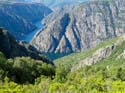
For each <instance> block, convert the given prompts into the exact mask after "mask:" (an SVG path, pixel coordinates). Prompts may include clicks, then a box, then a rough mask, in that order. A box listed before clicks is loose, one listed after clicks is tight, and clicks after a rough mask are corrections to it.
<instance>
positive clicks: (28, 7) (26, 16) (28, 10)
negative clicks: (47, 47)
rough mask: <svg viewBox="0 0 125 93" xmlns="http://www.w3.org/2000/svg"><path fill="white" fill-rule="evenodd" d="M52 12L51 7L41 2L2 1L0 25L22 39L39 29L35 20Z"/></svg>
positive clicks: (0, 5) (39, 19)
mask: <svg viewBox="0 0 125 93" xmlns="http://www.w3.org/2000/svg"><path fill="white" fill-rule="evenodd" d="M51 12H52V11H51V9H49V8H48V7H46V6H44V5H43V4H39V3H1V4H0V27H3V28H5V29H7V30H8V31H10V33H11V34H13V35H14V37H16V39H18V40H22V39H24V38H25V36H26V35H27V34H29V33H31V32H32V31H34V30H35V29H37V27H36V26H35V22H37V21H41V20H42V19H43V18H44V17H45V16H47V15H48V14H50V13H51Z"/></svg>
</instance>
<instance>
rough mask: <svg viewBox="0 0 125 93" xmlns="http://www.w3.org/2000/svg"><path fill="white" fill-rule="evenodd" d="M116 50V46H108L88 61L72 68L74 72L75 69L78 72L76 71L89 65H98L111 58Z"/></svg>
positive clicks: (85, 60) (83, 61) (87, 59)
mask: <svg viewBox="0 0 125 93" xmlns="http://www.w3.org/2000/svg"><path fill="white" fill-rule="evenodd" d="M114 48H115V46H114V45H111V46H106V47H104V48H100V49H99V50H97V51H96V52H95V53H94V54H93V55H92V56H90V57H87V58H86V59H84V60H82V61H81V62H79V63H78V64H77V65H75V66H74V67H73V68H72V70H74V69H75V70H76V69H79V68H81V67H84V66H87V65H93V64H96V63H97V62H99V61H101V60H103V59H105V58H107V57H109V56H110V55H111V53H112V51H113V49H114Z"/></svg>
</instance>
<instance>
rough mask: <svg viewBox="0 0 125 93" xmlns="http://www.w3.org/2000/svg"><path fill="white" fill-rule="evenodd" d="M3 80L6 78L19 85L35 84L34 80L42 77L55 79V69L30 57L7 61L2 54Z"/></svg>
mask: <svg viewBox="0 0 125 93" xmlns="http://www.w3.org/2000/svg"><path fill="white" fill-rule="evenodd" d="M0 68H1V70H0V73H1V76H0V77H1V80H3V79H4V78H5V77H6V76H7V77H9V78H10V80H12V81H15V82H17V83H34V80H35V79H36V78H37V77H40V76H41V75H45V76H47V77H53V76H54V75H55V69H54V68H55V67H54V66H53V65H51V64H47V63H45V62H42V61H40V60H34V59H31V58H30V57H17V58H15V59H8V60H6V59H5V57H4V56H3V54H2V53H0Z"/></svg>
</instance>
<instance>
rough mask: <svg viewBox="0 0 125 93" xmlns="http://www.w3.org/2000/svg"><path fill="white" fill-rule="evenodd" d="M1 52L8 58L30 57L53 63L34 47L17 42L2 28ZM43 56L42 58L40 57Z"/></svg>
mask: <svg viewBox="0 0 125 93" xmlns="http://www.w3.org/2000/svg"><path fill="white" fill-rule="evenodd" d="M0 52H2V53H4V55H5V56H6V57H7V58H15V57H22V56H25V57H26V56H28V57H31V58H33V59H37V60H43V61H44V62H48V63H52V62H51V61H50V60H49V59H47V58H45V57H43V56H42V55H41V53H40V52H38V51H37V50H36V49H35V48H34V47H33V46H31V45H29V44H26V43H25V42H19V43H18V42H16V40H15V38H14V37H13V36H12V35H11V34H9V32H7V31H6V30H3V29H1V28H0ZM40 55H41V56H40Z"/></svg>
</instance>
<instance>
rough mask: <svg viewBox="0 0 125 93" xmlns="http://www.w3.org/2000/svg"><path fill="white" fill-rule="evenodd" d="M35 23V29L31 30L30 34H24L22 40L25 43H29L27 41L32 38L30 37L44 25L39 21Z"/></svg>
mask: <svg viewBox="0 0 125 93" xmlns="http://www.w3.org/2000/svg"><path fill="white" fill-rule="evenodd" d="M35 25H36V26H37V29H36V30H34V31H33V32H31V33H30V34H28V35H27V36H26V38H25V40H24V41H26V42H27V43H29V42H30V41H31V40H32V38H33V37H34V36H35V34H36V33H37V32H39V31H41V30H42V29H43V27H44V26H43V24H42V23H41V21H40V22H37V23H35Z"/></svg>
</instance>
